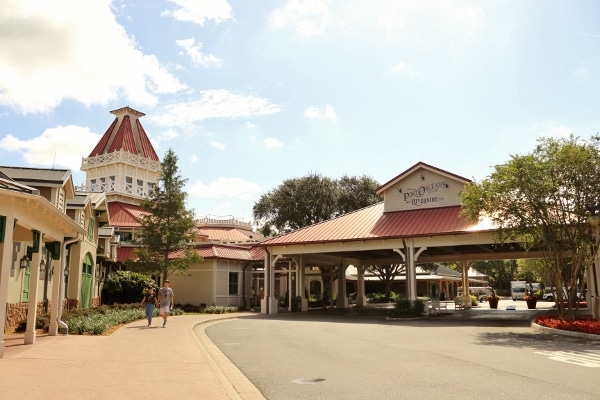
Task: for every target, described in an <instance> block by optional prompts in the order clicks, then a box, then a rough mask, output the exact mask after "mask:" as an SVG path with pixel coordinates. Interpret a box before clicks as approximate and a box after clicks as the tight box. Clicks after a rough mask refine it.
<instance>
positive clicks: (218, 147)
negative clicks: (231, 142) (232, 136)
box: [210, 140, 226, 150]
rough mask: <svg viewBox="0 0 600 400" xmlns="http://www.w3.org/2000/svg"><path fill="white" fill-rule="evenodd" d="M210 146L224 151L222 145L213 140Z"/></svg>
mask: <svg viewBox="0 0 600 400" xmlns="http://www.w3.org/2000/svg"><path fill="white" fill-rule="evenodd" d="M210 145H211V146H213V147H216V148H217V149H219V150H225V147H226V146H225V145H224V144H223V143H219V142H216V141H214V140H211V141H210Z"/></svg>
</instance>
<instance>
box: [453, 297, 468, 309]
mask: <svg viewBox="0 0 600 400" xmlns="http://www.w3.org/2000/svg"><path fill="white" fill-rule="evenodd" d="M465 303H466V301H465V299H464V298H462V297H461V296H456V297H455V298H454V309H455V310H464V309H465V306H466V304H465Z"/></svg>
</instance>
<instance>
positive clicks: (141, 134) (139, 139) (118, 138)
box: [88, 107, 159, 161]
mask: <svg viewBox="0 0 600 400" xmlns="http://www.w3.org/2000/svg"><path fill="white" fill-rule="evenodd" d="M111 113H112V114H115V115H117V117H116V118H115V120H114V121H113V123H112V124H111V125H110V127H109V128H108V130H107V131H106V132H105V133H104V135H103V136H102V138H101V139H100V141H99V142H98V144H97V145H96V147H94V150H92V152H91V153H90V155H89V156H88V157H94V156H99V155H102V154H108V153H113V152H115V151H126V152H128V153H132V154H135V155H139V156H142V157H145V158H148V159H151V160H154V161H159V159H158V156H157V155H156V151H154V147H153V146H152V143H151V142H150V139H149V138H148V135H147V134H146V131H145V130H144V127H143V126H142V123H141V122H140V120H139V118H140V117H142V116H143V115H144V114H143V113H140V112H139V111H136V110H134V109H132V108H129V107H124V108H120V109H118V110H113V111H111ZM123 114H124V115H123ZM120 115H122V116H123V117H122V119H121V123H120V124H118V122H119V116H120ZM131 118H133V119H134V120H135V127H136V129H133V128H132V123H131Z"/></svg>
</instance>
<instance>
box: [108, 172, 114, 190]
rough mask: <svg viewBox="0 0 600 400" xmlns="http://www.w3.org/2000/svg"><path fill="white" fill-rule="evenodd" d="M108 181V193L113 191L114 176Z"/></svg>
mask: <svg viewBox="0 0 600 400" xmlns="http://www.w3.org/2000/svg"><path fill="white" fill-rule="evenodd" d="M108 181H109V182H110V187H109V188H108V191H109V192H114V191H115V176H114V175H111V176H109V177H108Z"/></svg>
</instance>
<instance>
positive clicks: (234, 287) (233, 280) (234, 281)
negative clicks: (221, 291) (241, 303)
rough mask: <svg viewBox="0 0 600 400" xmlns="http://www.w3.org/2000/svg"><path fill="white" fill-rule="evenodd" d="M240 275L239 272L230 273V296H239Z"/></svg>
mask: <svg viewBox="0 0 600 400" xmlns="http://www.w3.org/2000/svg"><path fill="white" fill-rule="evenodd" d="M239 276H240V274H239V273H237V272H230V273H229V294H232V295H238V294H239V292H238V286H239V285H238V279H239Z"/></svg>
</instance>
